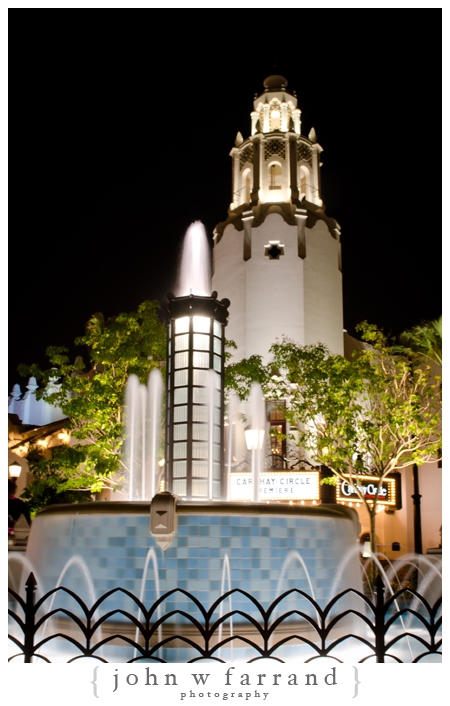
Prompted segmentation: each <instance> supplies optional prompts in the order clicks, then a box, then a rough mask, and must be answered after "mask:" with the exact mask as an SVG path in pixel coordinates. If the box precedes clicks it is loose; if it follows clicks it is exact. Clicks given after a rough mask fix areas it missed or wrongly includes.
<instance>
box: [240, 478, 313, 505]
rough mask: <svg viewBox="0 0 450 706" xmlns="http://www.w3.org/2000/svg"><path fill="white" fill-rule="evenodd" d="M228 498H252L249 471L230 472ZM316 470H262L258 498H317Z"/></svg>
mask: <svg viewBox="0 0 450 706" xmlns="http://www.w3.org/2000/svg"><path fill="white" fill-rule="evenodd" d="M229 479H230V480H229V482H230V500H252V499H253V493H252V476H251V473H231V474H230V476H229ZM319 498H320V491H319V473H318V472H317V471H315V472H314V471H276V472H274V471H264V472H263V473H261V474H260V478H259V499H260V500H319Z"/></svg>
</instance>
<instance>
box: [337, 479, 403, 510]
mask: <svg viewBox="0 0 450 706" xmlns="http://www.w3.org/2000/svg"><path fill="white" fill-rule="evenodd" d="M397 475H398V474H393V476H394V477H391V478H389V477H386V478H384V479H383V482H382V483H381V486H380V488H378V481H379V479H378V478H377V476H359V478H358V480H357V481H354V480H353V481H350V479H348V480H343V481H340V482H338V484H337V486H336V500H337V501H338V502H342V501H344V502H345V501H349V500H351V501H356V502H358V500H361V498H360V496H359V495H358V493H357V492H356V488H357V489H358V490H359V492H360V493H361V494H362V495H364V497H365V498H366V500H375V498H377V502H378V503H379V504H380V505H388V506H390V507H392V508H399V507H401V504H400V503H399V502H398V501H399V497H398V496H399V495H400V493H399V491H398V488H397V485H398V481H399V479H398V478H397Z"/></svg>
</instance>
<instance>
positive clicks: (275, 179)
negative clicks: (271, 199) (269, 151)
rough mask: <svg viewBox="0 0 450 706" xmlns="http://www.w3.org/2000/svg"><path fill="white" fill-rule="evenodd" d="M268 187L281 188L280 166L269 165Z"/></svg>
mask: <svg viewBox="0 0 450 706" xmlns="http://www.w3.org/2000/svg"><path fill="white" fill-rule="evenodd" d="M269 189H281V167H280V165H279V164H276V163H275V164H271V165H270V167H269Z"/></svg>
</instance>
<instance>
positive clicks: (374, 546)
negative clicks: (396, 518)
mask: <svg viewBox="0 0 450 706" xmlns="http://www.w3.org/2000/svg"><path fill="white" fill-rule="evenodd" d="M376 514H377V513H376V510H375V508H372V509H371V510H369V517H370V553H371V555H372V556H371V559H370V583H371V584H372V587H373V586H374V585H375V580H376V576H377V567H376V564H375V561H374V557H375V556H376V554H377V538H376V535H375V520H376Z"/></svg>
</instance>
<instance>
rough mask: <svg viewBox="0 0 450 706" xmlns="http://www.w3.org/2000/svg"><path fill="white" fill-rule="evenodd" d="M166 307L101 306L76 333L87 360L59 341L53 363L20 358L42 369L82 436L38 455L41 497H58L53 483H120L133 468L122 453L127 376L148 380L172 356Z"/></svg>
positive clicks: (48, 393) (50, 394)
mask: <svg viewBox="0 0 450 706" xmlns="http://www.w3.org/2000/svg"><path fill="white" fill-rule="evenodd" d="M158 312H159V305H158V303H157V302H150V301H146V302H143V303H142V304H141V305H140V306H139V307H138V309H137V311H134V312H131V313H122V314H119V315H118V316H115V317H112V318H110V319H108V320H107V321H105V320H104V317H103V315H102V314H100V313H96V314H94V315H93V316H92V317H91V319H90V320H89V322H88V323H87V326H86V333H85V335H84V336H81V337H80V338H78V339H77V340H76V341H75V343H76V344H77V345H80V346H84V347H85V348H86V350H87V354H88V357H89V362H88V365H87V366H86V367H85V366H84V364H83V362H82V361H81V360H77V361H76V362H75V363H71V362H70V360H69V358H68V356H67V349H65V348H56V347H50V348H48V349H47V351H46V353H47V356H48V358H49V361H50V367H49V368H48V369H47V370H41V369H40V368H39V367H38V366H36V365H32V366H24V365H22V366H20V368H19V372H20V373H21V374H22V375H24V376H29V375H34V376H35V377H36V378H37V380H38V381H39V382H40V385H41V387H40V390H38V397H43V398H44V399H45V400H46V401H47V402H49V403H50V404H52V405H56V406H57V407H60V408H61V410H62V411H63V413H64V414H65V415H66V416H67V417H68V419H69V422H68V424H67V426H68V427H69V428H70V429H71V434H72V436H73V437H74V438H75V439H77V441H78V443H77V444H76V445H75V446H74V447H72V448H70V449H69V448H66V449H63V450H61V451H60V453H59V454H58V455H57V456H55V458H54V459H52V460H50V461H49V460H47V459H44V458H36V452H34V453H33V454H32V455H31V458H30V470H31V472H32V481H31V483H30V485H29V489H28V492H29V493H30V494H34V496H33V497H35V499H36V502H38V497H39V498H41V499H42V502H43V500H44V499H45V498H48V497H50V496H51V497H53V495H52V494H51V492H50V490H49V489H50V488H53V490H54V493H56V495H57V496H58V497H59V496H60V495H61V493H65V494H67V493H69V492H70V493H73V492H78V493H79V492H81V491H89V493H91V492H99V491H100V490H101V489H102V488H103V487H113V486H114V485H117V484H118V483H119V484H120V478H121V476H123V474H124V473H126V472H127V469H126V467H125V466H124V463H123V460H122V459H121V448H122V443H123V421H124V420H123V401H124V393H125V386H126V382H127V380H128V377H129V376H130V375H131V374H135V375H137V376H138V377H139V379H140V381H141V383H146V382H147V379H148V375H149V373H150V370H151V369H152V368H154V367H161V368H162V367H163V366H164V363H165V353H166V331H165V326H164V324H162V323H161V321H160V319H159V315H158ZM64 497H67V495H65V496H64ZM71 497H72V496H71ZM39 502H40V501H39Z"/></svg>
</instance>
